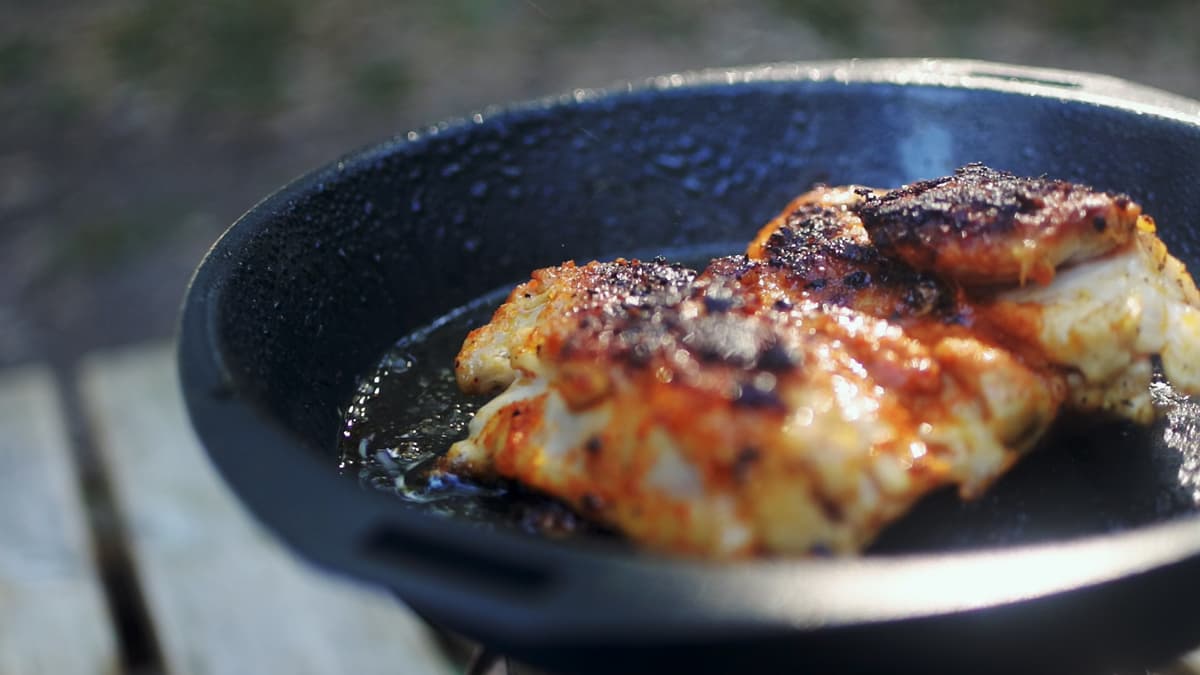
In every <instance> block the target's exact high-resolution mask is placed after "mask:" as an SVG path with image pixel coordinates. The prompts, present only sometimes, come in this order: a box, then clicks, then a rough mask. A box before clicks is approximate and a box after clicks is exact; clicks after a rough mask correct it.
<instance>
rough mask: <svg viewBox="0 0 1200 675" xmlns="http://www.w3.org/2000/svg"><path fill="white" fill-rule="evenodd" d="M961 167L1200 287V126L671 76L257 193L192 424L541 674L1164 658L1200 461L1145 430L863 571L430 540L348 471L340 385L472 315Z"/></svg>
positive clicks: (438, 526) (211, 445) (936, 507)
mask: <svg viewBox="0 0 1200 675" xmlns="http://www.w3.org/2000/svg"><path fill="white" fill-rule="evenodd" d="M976 160H978V161H983V162H986V163H988V164H990V165H992V166H995V167H999V168H1004V169H1009V170H1012V171H1015V172H1018V173H1023V174H1042V173H1045V174H1048V175H1051V176H1055V177H1062V178H1067V179H1073V180H1082V181H1086V182H1088V183H1091V184H1093V185H1095V186H1097V187H1100V188H1105V189H1115V190H1123V191H1126V192H1129V193H1131V194H1132V195H1133V196H1134V197H1135V198H1137V199H1138V200H1139V201H1141V202H1142V203H1143V204H1144V205H1145V207H1146V209H1147V210H1148V211H1149V212H1150V213H1152V214H1154V215H1155V216H1156V217H1157V218H1158V222H1159V224H1160V227H1161V232H1162V236H1163V238H1164V239H1165V240H1166V241H1167V243H1168V245H1169V246H1170V247H1171V249H1172V250H1173V251H1174V252H1175V253H1176V254H1177V255H1180V256H1181V257H1182V258H1184V260H1185V261H1186V262H1187V263H1188V264H1189V266H1190V267H1191V268H1192V269H1193V270H1196V269H1200V258H1198V257H1197V253H1200V241H1198V240H1200V233H1198V231H1197V230H1196V229H1194V228H1193V227H1192V223H1193V222H1194V221H1195V220H1196V219H1197V218H1198V217H1200V179H1198V178H1200V104H1197V103H1195V102H1192V101H1188V100H1185V99H1181V98H1177V97H1174V96H1171V95H1168V94H1165V93H1162V92H1157V91H1154V90H1150V89H1145V88H1142V87H1137V86H1134V85H1130V84H1127V83H1124V82H1121V81H1117V80H1114V79H1110V78H1106V77H1098V76H1092V75H1081V74H1077V73H1068V72H1061V71H1049V70H1035V69H1027V68H1016V67H1011V66H999V65H995V64H987V63H979V62H966V61H940V62H939V61H857V62H839V63H799V64H782V65H772V66H761V67H753V68H739V69H732V70H716V71H705V72H700V73H689V74H683V75H672V76H669V77H663V78H658V79H654V80H651V81H649V82H645V83H642V84H639V85H634V86H628V87H618V88H615V89H612V90H608V91H593V90H580V91H576V92H573V93H572V94H568V95H565V96H562V97H558V98H552V99H546V100H542V101H537V102H533V103H528V104H523V105H518V106H515V107H511V108H506V109H494V110H493V109H489V110H486V111H484V112H483V113H481V114H479V115H474V116H472V117H471V118H469V119H464V120H456V121H452V122H448V123H445V124H440V125H438V126H435V127H429V128H428V129H424V130H422V131H418V132H413V133H410V134H408V135H406V136H400V137H397V138H394V139H392V140H390V141H387V142H384V143H382V144H380V145H377V146H375V147H372V148H368V149H366V150H364V151H361V152H358V153H354V154H352V155H349V156H347V157H345V158H343V159H341V160H339V161H337V162H334V163H332V164H330V165H328V166H326V167H324V168H321V169H319V170H317V171H314V172H313V173H310V174H308V175H306V176H304V177H302V178H300V179H298V180H297V181H295V182H293V183H292V184H290V185H288V186H287V187H285V188H283V189H282V190H280V191H278V192H276V193H275V194H274V195H272V196H270V197H268V198H267V199H266V200H264V201H263V202H262V203H260V204H258V205H257V206H255V207H254V208H253V209H251V210H250V211H249V212H248V213H247V214H246V215H245V216H243V217H242V218H241V219H240V220H238V221H237V222H236V223H235V224H234V225H233V226H232V227H231V228H230V229H229V231H228V232H226V234H225V235H224V236H223V237H222V239H221V240H220V241H219V242H218V243H217V244H216V245H215V246H214V247H213V249H212V251H210V252H209V254H208V256H207V257H206V258H205V260H204V262H203V263H202V264H201V265H200V268H199V269H198V270H197V272H196V275H195V278H194V279H193V281H192V285H191V288H190V290H189V292H188V295H187V299H186V302H185V305H184V310H183V321H182V333H181V339H180V347H179V364H180V369H181V373H182V381H183V388H184V393H185V396H186V399H187V405H188V408H189V411H190V413H191V416H192V420H193V422H194V424H195V427H196V429H197V431H198V432H199V434H200V437H201V438H202V440H203V442H204V445H205V446H206V447H207V448H208V450H209V452H210V453H211V456H212V458H213V461H214V462H215V463H216V465H217V466H218V467H219V469H220V470H221V472H222V473H223V474H224V476H225V478H226V479H227V480H228V481H229V482H230V483H231V484H232V486H233V487H234V489H235V490H236V492H237V493H238V494H239V495H240V496H241V498H242V499H244V500H245V501H246V503H247V504H248V505H249V506H250V508H251V509H252V510H253V512H254V513H255V514H257V516H258V517H260V518H261V519H262V520H263V521H264V522H266V523H267V524H268V526H270V527H271V528H272V529H273V530H274V531H275V532H276V533H278V535H279V536H280V537H281V538H282V539H284V540H285V541H286V542H287V543H288V544H290V545H291V546H292V547H293V548H294V549H295V550H296V551H298V552H299V553H301V554H302V555H303V556H305V557H307V558H309V559H311V560H313V561H315V562H317V563H319V564H321V565H323V566H325V567H327V568H330V569H333V570H336V571H339V572H342V573H345V574H349V575H353V576H356V577H359V578H363V579H367V580H370V581H373V582H378V583H380V584H383V585H386V586H387V587H389V588H391V589H393V590H394V591H395V592H396V593H397V594H399V596H400V597H401V598H402V599H403V600H404V601H405V602H406V603H408V604H409V605H411V606H412V607H413V608H414V609H416V610H417V611H419V612H421V613H422V614H424V615H425V616H427V617H429V618H430V619H432V620H434V621H436V622H438V623H440V624H443V625H444V626H447V627H450V628H452V629H454V630H457V631H460V632H462V633H464V634H466V635H468V636H471V637H473V638H476V639H478V640H481V641H483V642H484V643H486V644H488V645H490V646H492V647H494V648H496V649H498V650H501V651H503V652H505V653H508V654H510V655H513V656H515V657H517V658H518V659H521V660H524V661H527V662H530V663H532V664H534V665H540V666H543V667H546V668H550V669H561V670H564V671H578V672H629V671H631V670H638V671H654V672H664V671H665V670H666V669H684V670H685V672H701V671H704V672H708V671H713V672H721V671H733V670H737V671H739V672H764V671H766V670H774V669H779V670H783V669H791V670H793V671H795V670H798V669H813V670H815V669H818V668H819V669H820V670H822V671H834V670H837V669H841V670H854V671H860V670H864V669H878V670H888V671H892V672H895V671H901V670H913V671H926V672H928V671H931V670H960V669H961V670H970V671H973V672H978V671H980V670H998V671H999V670H1013V669H1016V668H1021V669H1023V670H1026V671H1028V670H1055V671H1057V672H1065V671H1072V670H1085V671H1086V670H1092V669H1095V670H1097V671H1099V670H1106V671H1110V672H1111V671H1113V670H1117V669H1120V668H1125V667H1136V666H1140V665H1146V664H1151V665H1152V664H1154V663H1156V662H1161V660H1162V659H1165V658H1169V657H1171V656H1173V655H1175V654H1178V653H1180V652H1181V651H1183V650H1184V649H1186V648H1188V647H1191V646H1193V645H1194V644H1195V643H1197V642H1200V603H1198V601H1200V581H1198V579H1200V518H1198V517H1195V516H1194V515H1193V513H1194V511H1195V508H1194V502H1192V501H1190V499H1191V497H1190V493H1187V491H1186V488H1187V486H1186V485H1181V484H1178V481H1177V480H1176V478H1177V476H1181V475H1183V474H1181V473H1180V472H1181V471H1183V472H1184V473H1186V470H1187V467H1188V466H1191V465H1190V464H1187V463H1186V462H1185V461H1184V460H1185V459H1186V456H1187V455H1188V454H1189V453H1191V454H1192V456H1193V459H1194V453H1195V444H1194V443H1190V442H1185V443H1182V444H1180V443H1175V444H1174V446H1169V445H1168V444H1165V443H1163V442H1161V433H1160V434H1159V437H1158V440H1155V437H1154V436H1153V434H1149V435H1146V436H1145V439H1144V440H1137V442H1136V443H1135V445H1137V446H1138V447H1135V448H1134V450H1135V451H1134V452H1126V453H1121V454H1122V456H1121V457H1117V458H1113V457H1112V456H1110V455H1105V454H1104V453H1103V452H1101V451H1100V450H1096V449H1094V448H1093V447H1092V446H1093V444H1096V443H1097V441H1096V440H1095V439H1096V434H1091V435H1090V436H1089V435H1087V434H1084V435H1083V436H1080V435H1078V434H1075V435H1073V434H1074V432H1065V434H1061V435H1060V437H1059V438H1058V439H1057V440H1056V441H1055V442H1054V443H1051V444H1050V445H1051V447H1050V448H1045V449H1043V451H1042V452H1041V453H1039V456H1045V457H1050V458H1053V459H1046V460H1039V459H1037V457H1033V458H1030V460H1029V462H1030V467H1031V468H1030V469H1025V470H1024V473H1023V474H1020V475H1021V476H1023V477H1020V478H1014V479H1013V481H1012V482H1008V481H1004V482H1002V484H1001V485H1000V486H998V491H997V496H993V497H989V498H986V499H984V500H983V501H982V502H979V503H977V504H974V505H969V506H967V507H959V506H957V505H956V504H957V502H956V500H953V499H950V498H944V497H935V498H934V499H933V500H931V503H932V504H933V506H927V505H925V506H922V507H921V509H918V513H916V514H914V516H913V517H912V518H910V519H908V520H906V521H904V522H903V523H901V524H900V525H899V526H898V527H897V528H896V529H895V530H894V531H893V532H889V533H888V535H886V536H885V538H884V540H883V543H882V544H881V546H880V547H879V548H878V550H877V552H876V553H874V554H872V555H868V556H866V557H863V558H861V559H854V560H823V559H816V560H779V561H768V562H753V563H737V564H726V565H720V564H709V563H704V562H699V561H682V560H674V559H667V558H661V557H656V556H651V555H646V554H636V553H631V552H630V551H629V550H628V549H625V548H621V547H619V546H616V545H612V544H609V543H605V542H602V541H591V540H583V541H566V542H556V541H548V540H544V539H540V538H537V537H534V536H530V535H526V534H522V533H519V532H515V531H509V530H507V529H504V528H500V529H494V530H492V529H481V528H480V527H478V526H472V525H469V524H466V523H463V522H459V521H455V520H452V519H447V518H441V517H436V516H434V515H431V514H429V513H424V512H422V511H421V509H420V508H416V507H412V506H408V505H405V504H403V503H401V502H400V501H398V500H397V499H395V498H392V497H389V496H385V495H382V494H377V493H373V492H370V491H366V490H364V489H362V488H360V487H359V486H357V485H356V484H355V483H354V482H353V481H351V480H347V479H345V478H344V477H340V476H338V475H337V471H336V470H335V456H334V447H335V443H334V441H335V437H336V434H337V432H338V429H339V423H340V415H341V410H342V409H343V408H344V406H345V404H346V403H347V402H348V401H349V400H350V398H351V396H352V393H353V391H354V388H355V385H356V379H355V378H356V377H357V376H359V375H361V374H363V373H366V372H368V371H369V370H371V368H372V367H373V365H374V364H375V363H376V361H377V359H378V358H379V356H380V355H381V354H382V353H383V352H384V351H385V350H386V349H387V348H388V347H389V346H390V345H391V344H392V342H393V341H394V340H396V339H397V338H398V337H399V336H401V335H403V334H405V333H406V332H408V331H409V330H411V329H413V328H414V327H417V326H419V325H422V324H423V323H425V322H427V321H429V320H430V319H432V318H434V317H436V316H439V315H440V314H442V313H444V312H446V311H447V310H449V309H451V308H453V307H456V306H458V305H460V304H463V303H464V302H466V301H468V300H470V299H472V298H474V297H477V296H479V295H481V294H483V293H484V292H486V291H488V290H491V289H494V288H497V287H499V286H502V285H505V284H511V283H513V282H516V281H518V280H521V279H524V278H526V277H527V275H528V273H529V271H530V270H532V269H534V268H536V267H539V266H545V265H550V264H556V263H558V262H560V261H562V260H564V259H568V258H578V259H581V260H587V259H591V258H593V257H602V256H608V255H615V254H621V253H626V252H630V251H635V250H646V249H651V250H653V249H655V248H659V247H661V248H669V247H675V246H679V245H683V244H688V243H696V242H705V241H743V242H744V241H747V240H748V239H749V238H750V236H751V234H752V233H753V232H754V231H755V229H756V228H757V227H758V226H759V225H760V224H761V223H763V222H765V220H766V219H767V218H768V217H769V216H771V215H773V214H774V213H775V212H776V211H777V210H778V209H779V208H781V206H782V205H783V204H784V203H786V202H787V200H788V198H789V197H791V196H792V195H794V194H796V193H797V192H799V191H801V190H803V189H805V188H807V187H808V186H809V185H810V184H812V183H814V182H817V181H825V182H830V183H842V182H857V183H865V184H874V185H881V186H894V185H898V184H900V183H903V182H906V181H911V180H914V179H919V178H926V177H932V176H936V175H941V174H944V173H947V172H948V171H950V170H951V169H953V168H954V167H956V166H958V165H960V164H963V163H966V162H968V161H976ZM1176 422H1177V423H1178V424H1177V425H1176V426H1177V427H1178V428H1176V429H1175V431H1177V432H1179V431H1182V432H1183V433H1184V434H1185V436H1186V434H1187V433H1188V432H1189V431H1190V430H1192V429H1194V424H1193V420H1192V419H1191V418H1185V419H1182V420H1179V419H1177V420H1176ZM1160 431H1161V429H1160ZM1129 433H1131V432H1130V431H1129V430H1128V429H1124V428H1116V427H1114V428H1113V431H1112V432H1111V434H1110V433H1109V432H1107V431H1106V432H1105V433H1104V434H1102V436H1107V435H1111V436H1113V437H1114V438H1116V437H1119V436H1120V435H1121V434H1129ZM1080 438H1084V439H1091V440H1087V441H1086V442H1083V441H1079V439H1080ZM1073 439H1074V440H1073ZM1135 440H1136V439H1135ZM1176 440H1178V439H1176ZM1185 440H1187V439H1186V438H1185ZM1127 444H1128V443H1127ZM1099 445H1101V446H1102V445H1104V443H1099ZM1055 446H1058V447H1055ZM1131 458H1132V459H1131ZM1038 461H1041V462H1046V463H1044V464H1041V465H1039V464H1037V463H1036V462H1038ZM1039 466H1040V467H1041V468H1040V469H1039V468H1038V467H1039ZM1014 475H1017V474H1014ZM1181 495H1182V496H1181ZM1079 500H1082V502H1079ZM1077 502H1078V503H1077ZM1093 506H1094V507H1095V508H1093ZM1097 514H1099V515H1097ZM1043 519H1044V522H1043ZM960 527H961V528H962V532H965V533H967V534H963V535H962V536H959V535H958V534H956V532H958V530H957V529H956V528H960ZM397 668H398V672H399V671H400V670H403V667H402V666H400V665H398V666H397Z"/></svg>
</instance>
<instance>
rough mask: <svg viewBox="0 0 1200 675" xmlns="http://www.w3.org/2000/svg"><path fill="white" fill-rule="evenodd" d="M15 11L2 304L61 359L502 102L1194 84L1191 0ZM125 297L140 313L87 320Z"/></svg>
mask: <svg viewBox="0 0 1200 675" xmlns="http://www.w3.org/2000/svg"><path fill="white" fill-rule="evenodd" d="M5 19H6V20H5V21H3V22H0V119H3V120H4V121H5V123H4V124H0V310H4V311H0V316H5V315H7V316H13V315H21V316H22V317H23V318H22V320H23V321H24V322H25V324H29V325H37V326H46V328H45V330H47V331H50V330H53V331H55V333H56V335H60V336H61V340H60V342H59V343H56V344H58V346H54V347H53V349H59V350H65V352H66V353H77V352H79V351H82V350H85V349H86V348H88V346H89V345H90V344H94V343H96V342H97V341H99V342H104V341H106V340H107V341H113V340H120V339H132V338H136V337H139V336H144V335H145V336H149V335H159V334H163V333H165V332H169V331H170V330H173V321H174V314H175V309H176V307H175V303H176V302H177V300H178V295H180V294H181V293H182V289H183V285H184V284H185V283H186V279H187V276H188V273H189V271H190V266H191V265H192V264H194V263H195V262H196V261H197V260H198V259H199V256H200V255H201V253H202V252H203V249H204V247H205V246H206V245H207V243H208V242H210V241H211V240H212V239H213V238H215V237H216V236H217V235H218V234H219V232H220V230H221V228H222V227H224V226H225V225H226V224H228V223H229V222H231V221H232V220H233V219H234V218H235V217H236V216H237V215H238V214H239V213H240V212H241V211H242V210H244V209H245V208H247V207H248V206H249V205H251V204H252V203H253V202H254V201H256V200H257V199H258V198H259V197H261V196H262V195H264V194H266V193H268V192H269V191H271V190H272V189H274V188H275V187H277V186H278V185H280V184H282V183H283V182H285V181H287V180H289V179H290V178H292V177H294V176H295V175H297V174H299V173H301V172H303V171H305V170H307V169H309V168H311V167H313V166H315V165H317V164H320V163H322V162H324V161H327V160H328V159H330V158H332V157H334V156H337V155H338V154H341V153H342V152H344V151H346V150H349V149H351V148H354V147H358V146H361V145H363V144H366V143H369V142H372V141H375V140H378V139H381V138H384V137H387V136H389V135H391V134H394V133H397V132H401V131H404V130H406V129H409V128H414V127H419V126H422V125H424V124H427V123H430V122H433V121H436V120H438V119H441V118H444V117H447V116H452V115H461V114H464V113H466V112H469V111H471V110H473V109H477V108H480V107H483V106H486V105H488V104H493V103H504V102H508V101H512V100H519V99H526V98H530V97H534V96H540V95H545V94H550V93H554V92H558V91H563V90H567V89H570V88H575V87H581V86H582V87H587V86H603V85H606V84H608V83H610V82H613V81H617V80H622V79H638V78H642V77H646V76H650V75H655V74H660V73H663V72H670V71H675V70H680V69H688V68H698V67H707V66H730V65H738V64H746V63H758V62H763V61H775V60H796V59H829V58H847V57H905V56H910V57H911V56H922V57H925V56H947V57H965V58H980V59H989V60H998V61H1007V62H1016V63H1026V64H1029V65H1041V66H1051V67H1064V68H1075V69H1083V70H1092V71H1099V72H1104V73H1107V74H1111V75H1116V76H1119V77H1126V78H1129V79H1133V80H1135V81H1139V82H1141V83H1143V84H1149V85H1152V86H1160V87H1164V88H1166V89H1169V90H1173V91H1176V92H1178V93H1182V94H1185V95H1191V96H1200V41H1197V39H1196V37H1195V30H1196V27H1197V26H1200V2H1196V0H1142V1H1141V2H1138V3H1129V2H1124V1H1119V0H1091V1H1085V0H1041V1H1038V0H1014V2H1010V3H963V2H956V1H953V0H900V1H897V2H892V1H890V0H840V1H837V2H833V1H830V0H746V1H744V2H739V1H737V0H640V1H639V2H638V3H614V2H610V1H607V0H564V1H560V2H553V1H551V0H445V1H443V2H432V3H431V2H424V3H416V2H403V1H401V2H393V1H390V0H256V1H255V2H241V1H239V0H213V1H212V2H206V3H195V2H187V1H185V0H95V1H93V2H88V3H82V2H79V3H73V4H72V3H60V2H56V3H42V4H35V3H9V6H7V7H5ZM189 223H190V224H189ZM197 223H199V225H197ZM130 289H134V290H133V291H131V290H130ZM140 289H145V291H144V293H145V297H144V298H141V299H138V298H133V299H131V298H129V297H127V296H128V295H129V294H130V293H131V292H133V293H135V294H136V293H142V292H143V291H142V290H140ZM130 302H133V303H134V304H138V305H139V309H140V310H141V311H139V312H138V313H137V314H136V316H134V317H132V318H131V319H130V323H129V325H127V326H119V327H114V326H92V325H83V323H82V321H83V319H79V320H76V319H74V318H73V317H75V316H76V315H79V316H81V317H83V316H88V315H89V314H88V312H89V311H90V310H89V309H88V308H89V307H91V306H93V305H96V306H101V307H104V306H108V305H112V304H119V303H130ZM14 307H15V309H14ZM48 308H55V309H53V312H57V313H56V314H55V315H54V316H53V317H50V314H49V313H50V312H51V310H50V309H48ZM30 317H32V318H30ZM47 317H50V318H47ZM43 319H44V320H43ZM112 323H114V324H116V323H117V322H112ZM4 330H5V326H4V325H0V333H2V332H3V331H4ZM104 331H117V332H115V333H112V334H111V335H109V336H108V337H107V338H106V337H105V336H104V335H103V333H104ZM51 342H53V341H51ZM25 343H28V344H33V345H40V344H42V341H40V340H37V339H32V340H27V341H25ZM36 356H37V355H36V354H33V355H32V356H31V355H30V354H26V355H23V356H22V355H17V356H14V355H6V354H3V353H0V364H3V363H5V362H7V361H11V360H13V359H17V358H31V357H36Z"/></svg>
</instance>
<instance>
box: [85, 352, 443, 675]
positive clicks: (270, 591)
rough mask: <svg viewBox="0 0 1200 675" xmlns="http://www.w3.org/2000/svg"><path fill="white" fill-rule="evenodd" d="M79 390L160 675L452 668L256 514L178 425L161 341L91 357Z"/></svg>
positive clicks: (392, 615) (382, 605)
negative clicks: (295, 552)
mask: <svg viewBox="0 0 1200 675" xmlns="http://www.w3.org/2000/svg"><path fill="white" fill-rule="evenodd" d="M80 386H81V394H82V399H83V402H84V403H83V404H84V408H85V409H86V413H87V415H88V417H89V419H90V420H91V424H92V426H93V429H94V435H95V440H96V443H97V446H98V447H99V449H100V453H99V454H100V457H101V462H102V464H103V470H104V471H105V472H106V473H107V474H108V475H109V477H110V481H111V483H112V486H113V492H114V493H115V501H116V502H117V509H118V511H119V513H120V514H121V515H122V517H123V519H124V520H125V524H126V528H127V531H128V533H129V537H130V539H131V541H130V542H129V544H130V547H131V554H132V558H133V561H134V564H135V567H136V568H137V574H138V578H139V581H140V583H141V584H142V588H143V592H144V595H145V597H146V604H147V606H148V611H149V612H150V614H151V620H152V622H153V624H154V627H155V631H156V633H157V638H158V641H159V647H160V649H161V651H162V654H163V658H164V660H165V662H166V663H165V667H166V670H167V672H168V673H170V674H172V675H183V674H204V675H220V674H229V675H234V674H239V675H240V674H241V673H268V672H270V673H297V674H300V673H314V674H316V673H355V674H356V675H366V674H369V673H380V674H384V673H386V674H388V675H392V674H394V673H400V672H403V673H411V674H413V675H423V674H440V673H447V672H451V670H452V669H451V667H450V664H449V663H448V662H447V660H446V659H445V657H444V656H443V655H442V654H441V652H440V650H439V649H438V648H437V647H436V645H435V644H434V642H433V641H432V639H431V635H430V633H429V631H428V629H427V628H426V627H425V626H424V625H423V624H422V623H421V622H420V621H419V619H417V618H416V617H415V616H414V615H413V614H411V613H410V612H408V611H407V610H405V609H404V608H403V607H402V606H400V605H399V604H398V603H396V602H394V601H393V600H392V599H391V598H390V597H388V596H387V595H385V594H383V593H381V592H377V591H369V590H367V589H366V588H363V587H360V586H357V585H354V584H352V583H350V582H348V581H345V580H342V579H340V578H334V577H331V576H328V575H325V574H323V573H320V572H318V571H317V570H315V569H313V568H311V567H308V566H307V565H303V564H301V563H300V562H298V561H297V560H296V559H295V558H294V557H292V556H291V554H289V553H288V552H286V551H284V550H283V549H282V548H281V547H280V546H279V545H278V544H277V543H276V542H274V541H273V540H271V539H270V538H269V537H268V536H267V535H266V534H265V533H264V532H263V530H262V529H261V527H260V526H259V525H258V524H257V523H255V522H253V521H252V520H251V519H250V516H249V515H248V514H247V513H246V512H245V511H244V510H243V509H242V507H241V505H240V504H239V503H237V502H236V501H235V498H234V497H233V495H232V494H231V493H230V492H229V490H228V489H227V488H226V487H225V485H224V484H223V483H222V482H221V481H220V479H219V477H218V476H217V475H216V474H215V472H214V471H213V469H212V468H211V466H210V465H209V463H208V461H207V458H206V457H205V456H204V455H203V450H202V449H201V448H200V446H199V444H198V442H197V440H196V438H195V436H194V434H193V432H192V430H191V427H190V426H189V424H188V422H187V421H186V419H185V412H184V410H183V404H182V400H181V397H180V394H179V387H178V384H177V380H176V374H175V368H174V360H173V358H172V353H171V351H170V350H169V349H168V348H167V347H165V346H156V347H153V348H143V349H138V350H131V351H127V352H122V353H117V354H112V355H107V356H101V357H94V358H91V359H88V360H87V361H86V362H85V363H84V365H83V367H82V371H81V379H80Z"/></svg>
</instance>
